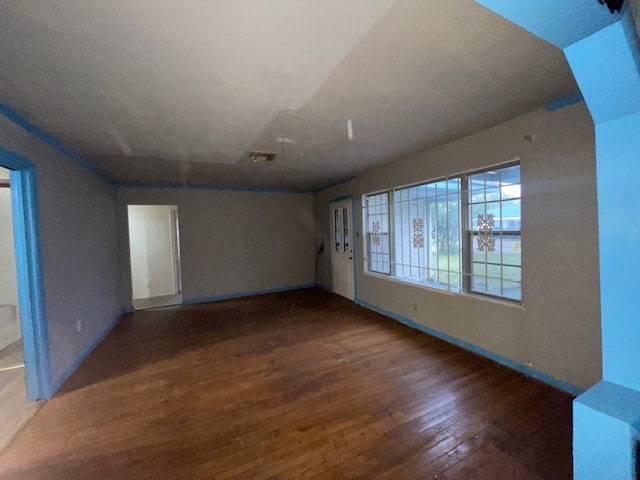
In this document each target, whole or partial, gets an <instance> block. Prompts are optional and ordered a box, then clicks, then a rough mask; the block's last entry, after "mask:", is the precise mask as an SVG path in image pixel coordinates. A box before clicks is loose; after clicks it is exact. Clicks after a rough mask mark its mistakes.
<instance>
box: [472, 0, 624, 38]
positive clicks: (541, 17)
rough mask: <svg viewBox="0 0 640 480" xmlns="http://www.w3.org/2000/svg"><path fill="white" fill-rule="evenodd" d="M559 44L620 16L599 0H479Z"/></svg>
mask: <svg viewBox="0 0 640 480" xmlns="http://www.w3.org/2000/svg"><path fill="white" fill-rule="evenodd" d="M476 1H477V2H478V3H480V4H481V5H484V6H485V7H487V8H488V9H489V10H493V11H494V12H496V13H497V14H498V15H501V16H503V17H504V18H506V19H507V20H510V21H511V22H513V23H515V24H516V25H519V26H520V27H522V28H524V29H525V30H528V31H529V32H531V33H533V34H534V35H536V36H538V37H540V38H542V39H544V40H546V41H547V42H549V43H551V44H553V45H555V46H556V47H559V48H562V49H564V48H566V47H568V46H569V45H572V44H574V43H576V42H578V41H580V40H582V39H583V38H586V37H588V36H590V35H592V34H593V33H595V32H597V31H599V30H601V29H602V28H604V27H606V26H608V25H611V24H612V23H615V22H617V21H618V20H620V18H621V16H620V14H618V13H616V14H613V15H612V14H611V13H610V12H609V10H608V9H607V7H606V6H604V5H600V3H598V1H597V0H561V1H558V0H476Z"/></svg>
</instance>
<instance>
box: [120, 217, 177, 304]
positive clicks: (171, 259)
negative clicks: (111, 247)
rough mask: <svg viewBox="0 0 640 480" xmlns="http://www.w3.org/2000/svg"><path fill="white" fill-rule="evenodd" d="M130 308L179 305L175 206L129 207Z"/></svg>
mask: <svg viewBox="0 0 640 480" xmlns="http://www.w3.org/2000/svg"><path fill="white" fill-rule="evenodd" d="M128 218H129V252H130V256H131V257H130V258H131V290H132V293H133V308H135V309H136V310H142V309H145V308H156V307H166V306H169V305H179V304H181V303H182V278H181V274H180V230H179V226H178V207H176V206H175V205H129V207H128Z"/></svg>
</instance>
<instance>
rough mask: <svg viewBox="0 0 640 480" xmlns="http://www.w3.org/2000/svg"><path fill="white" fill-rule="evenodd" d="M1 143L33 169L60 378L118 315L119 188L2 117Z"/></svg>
mask: <svg viewBox="0 0 640 480" xmlns="http://www.w3.org/2000/svg"><path fill="white" fill-rule="evenodd" d="M0 145H2V147H3V148H5V149H7V150H11V151H13V152H15V153H17V154H19V155H21V156H23V157H26V158H28V159H29V160H31V161H32V162H33V163H35V164H36V179H37V180H36V181H37V190H38V192H37V193H38V207H39V213H40V242H41V248H42V266H43V275H44V289H45V302H46V304H45V306H46V313H47V322H48V329H49V351H50V356H51V376H52V379H56V378H57V377H58V376H60V374H62V373H63V372H64V371H65V370H66V369H67V368H68V367H69V366H70V365H71V363H72V362H73V361H74V360H75V359H76V358H78V357H79V356H80V355H81V354H82V353H83V352H84V351H85V350H86V348H87V347H88V346H89V345H90V344H91V343H92V342H93V340H94V339H95V338H96V337H97V336H98V335H100V334H101V333H102V332H103V331H104V329H105V328H107V326H109V325H110V324H111V322H113V321H114V320H115V318H116V317H117V316H118V314H119V313H120V310H121V302H120V298H121V287H120V270H119V252H118V223H117V219H116V213H117V199H116V190H115V187H113V186H112V185H109V184H107V183H105V182H104V181H103V180H102V179H101V178H99V177H97V176H96V175H95V174H93V173H91V172H90V171H88V170H86V169H84V168H82V167H80V166H78V165H77V164H76V163H75V162H74V161H72V160H70V159H69V158H67V157H66V156H64V155H62V154H60V153H59V152H58V151H57V150H55V149H53V148H51V147H49V146H48V145H46V144H44V143H42V142H41V141H40V140H38V139H37V138H35V137H33V136H32V135H30V134H29V133H27V132H26V131H25V130H23V129H22V128H20V127H18V126H16V125H15V124H13V123H11V122H10V121H9V120H7V119H6V118H5V117H0ZM79 320H81V321H82V330H81V331H80V332H78V331H77V328H76V325H77V322H78V321H79Z"/></svg>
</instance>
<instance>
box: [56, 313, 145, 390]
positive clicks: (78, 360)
mask: <svg viewBox="0 0 640 480" xmlns="http://www.w3.org/2000/svg"><path fill="white" fill-rule="evenodd" d="M129 308H130V307H129ZM131 310H133V309H131ZM126 313H130V311H128V309H127V308H123V309H122V310H121V311H120V313H119V314H118V316H117V317H116V318H115V319H114V320H113V321H112V322H111V323H110V324H109V325H108V326H107V328H105V329H104V330H103V331H102V333H100V334H99V335H98V336H97V337H96V338H95V339H94V340H93V342H91V344H90V345H89V346H88V347H87V348H86V349H85V351H84V352H82V354H81V355H79V356H78V358H76V359H75V360H74V361H73V362H72V363H71V365H69V366H68V367H67V369H66V370H65V371H64V372H62V373H61V374H60V375H59V376H58V378H56V379H55V380H52V381H51V384H50V386H49V391H48V392H47V400H48V399H50V398H53V396H54V395H55V393H56V392H57V391H58V389H59V388H60V387H61V386H62V384H63V383H64V382H66V381H67V379H68V378H69V377H70V376H71V374H72V373H73V372H75V371H76V369H77V368H78V367H79V366H80V364H81V363H82V362H83V361H84V359H85V358H87V356H88V355H89V354H90V353H91V352H92V351H93V350H94V349H95V348H96V347H97V346H98V344H99V343H100V342H102V340H104V337H106V336H107V335H108V334H109V332H111V330H113V327H115V326H116V325H117V324H118V322H119V321H120V319H121V318H122V316H123V315H125V314H126Z"/></svg>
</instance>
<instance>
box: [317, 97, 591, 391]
mask: <svg viewBox="0 0 640 480" xmlns="http://www.w3.org/2000/svg"><path fill="white" fill-rule="evenodd" d="M527 134H529V135H533V137H534V141H533V142H532V143H529V142H527V141H525V140H524V139H523V136H524V135H527ZM517 157H519V158H520V160H521V175H522V196H523V200H522V236H523V250H522V262H523V273H522V275H523V278H522V281H523V305H522V306H518V305H509V304H507V303H503V302H496V301H492V300H489V299H486V298H479V297H475V296H471V295H458V294H449V293H446V292H440V291H435V290H427V289H425V288H420V287H417V286H412V285H407V284H401V283H397V282H393V281H389V280H385V279H380V278H376V277H373V276H371V275H367V274H364V273H363V260H362V238H361V236H360V237H359V238H358V241H357V244H356V245H357V249H358V251H357V257H356V259H357V263H356V269H357V281H358V291H357V296H358V298H360V299H361V300H364V301H366V302H369V303H371V304H373V305H376V306H378V307H381V308H384V309H386V310H389V311H392V312H395V313H397V314H400V315H403V316H405V317H408V318H411V319H413V320H415V321H416V322H418V323H421V324H423V325H426V326H428V327H431V328H433V329H436V330H439V331H440V332H444V333H446V334H448V335H452V336H454V337H456V338H459V339H461V340H464V341H466V342H470V343H472V344H474V345H477V346H480V347H482V348H485V349H487V350H490V351H492V352H495V353H498V354H500V355H503V356H505V357H508V358H510V359H512V360H515V361H516V362H518V363H520V364H527V363H529V362H530V363H531V365H532V367H533V368H535V369H536V370H539V371H541V372H543V373H546V374H548V375H551V376H553V377H554V378H556V379H559V380H562V381H565V382H569V383H572V384H574V385H577V386H579V387H583V388H587V387H590V386H591V385H593V384H594V383H596V382H597V381H598V380H599V379H600V378H601V358H600V346H601V333H600V303H599V293H600V292H599V271H598V236H597V233H598V232H597V212H596V183H595V147H594V127H593V122H592V120H591V117H590V116H589V113H588V111H587V109H586V106H585V105H584V103H581V104H579V105H574V106H571V107H567V108H564V109H562V110H557V111H554V112H546V111H544V110H539V111H535V112H533V113H530V114H528V115H524V116H522V117H518V118H516V119H514V120H512V121H509V122H507V123H504V124H501V125H498V126H496V127H493V128H490V129H487V130H483V131H481V132H478V133H476V134H473V135H471V136H468V137H465V138H463V139H460V140H456V141H454V142H451V143H449V144H446V145H443V146H441V147H438V148H434V149H431V150H428V151H425V152H422V153H419V154H416V155H413V156H410V157H408V158H403V159H400V160H397V161H394V162H392V163H388V164H385V165H382V166H380V167H377V168H374V169H372V170H369V171H367V172H365V173H363V174H361V175H359V176H358V178H357V179H356V180H354V181H352V182H350V183H348V184H343V185H339V186H337V187H334V188H331V189H328V190H324V191H322V192H319V193H318V194H316V195H315V196H314V218H315V225H316V235H315V242H316V244H318V243H319V241H320V238H321V237H322V236H324V238H325V240H326V239H327V238H329V220H328V206H327V203H328V201H329V200H330V199H332V198H336V197H339V196H342V195H346V194H353V196H354V199H355V202H356V212H355V215H356V217H355V218H356V222H357V233H358V234H361V232H362V215H361V208H362V201H361V195H362V194H365V193H367V192H371V191H375V190H379V189H384V188H389V187H394V186H399V185H403V184H408V183H414V182H418V181H422V180H429V179H432V178H437V177H440V176H444V175H448V174H453V173H456V172H461V171H464V170H469V169H474V168H481V167H484V166H488V165H493V164H496V163H500V162H505V161H509V160H513V159H515V158H517ZM325 251H326V250H325ZM317 279H318V282H319V283H321V284H322V285H325V286H330V285H331V268H330V259H329V256H328V255H327V253H325V254H324V255H323V256H322V257H321V259H320V264H319V271H318V278H317ZM414 302H415V304H416V305H417V310H414V309H413V305H414Z"/></svg>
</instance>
